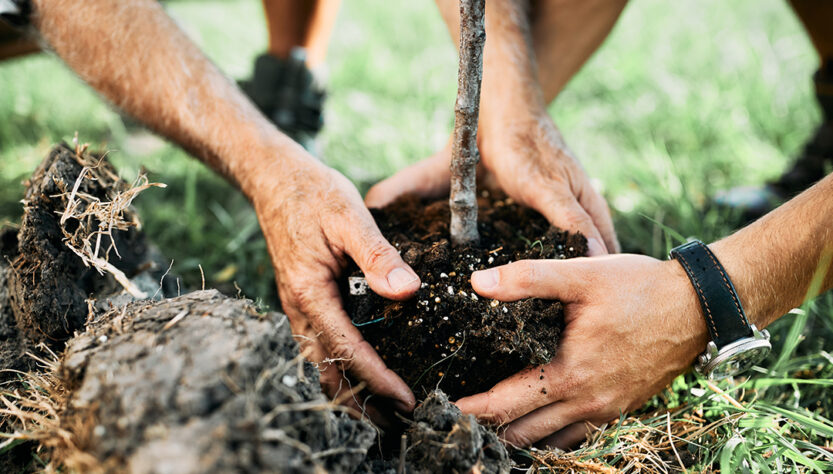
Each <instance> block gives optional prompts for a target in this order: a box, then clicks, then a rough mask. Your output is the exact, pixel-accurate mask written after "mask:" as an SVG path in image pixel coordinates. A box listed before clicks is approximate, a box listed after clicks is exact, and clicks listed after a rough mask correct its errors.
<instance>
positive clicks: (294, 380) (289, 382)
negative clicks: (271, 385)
mask: <svg viewBox="0 0 833 474" xmlns="http://www.w3.org/2000/svg"><path fill="white" fill-rule="evenodd" d="M281 383H283V384H284V385H286V386H287V387H289V388H292V387H294V386H295V385H297V384H298V377H296V376H294V375H289V374H287V375H284V376H283V377H282V378H281Z"/></svg>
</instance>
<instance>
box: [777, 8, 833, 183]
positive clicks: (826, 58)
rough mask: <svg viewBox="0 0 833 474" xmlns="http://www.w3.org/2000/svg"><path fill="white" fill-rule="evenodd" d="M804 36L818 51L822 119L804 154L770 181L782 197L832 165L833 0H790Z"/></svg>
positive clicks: (817, 84) (816, 178) (816, 81)
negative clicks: (781, 193)
mask: <svg viewBox="0 0 833 474" xmlns="http://www.w3.org/2000/svg"><path fill="white" fill-rule="evenodd" d="M790 5H791V6H792V7H793V10H794V11H795V13H796V15H797V16H798V18H799V19H800V20H801V22H802V23H803V24H804V28H805V30H806V31H807V36H809V37H810V41H811V42H812V43H813V46H814V47H815V48H816V52H817V53H818V55H819V69H818V71H816V74H815V75H814V76H813V81H814V83H815V89H816V99H817V100H818V103H819V106H820V107H821V112H822V123H821V125H820V126H819V129H818V130H817V131H816V134H815V135H814V136H813V137H812V138H811V139H810V141H808V142H807V144H806V145H805V148H804V152H803V154H802V155H801V156H800V157H799V158H798V160H797V161H796V163H795V166H793V167H792V168H791V169H790V170H788V171H787V172H786V173H784V175H783V176H781V177H780V178H779V179H778V181H776V182H775V183H773V184H774V185H775V186H776V187H778V188H779V190H780V191H782V192H783V194H785V196H784V197H791V196H792V195H794V194H798V193H799V192H801V191H803V190H804V189H806V188H808V187H809V186H811V185H812V184H813V183H815V182H816V181H818V180H820V179H821V178H823V177H824V175H825V174H826V172H827V171H829V169H830V168H831V167H833V2H829V1H823V0H790Z"/></svg>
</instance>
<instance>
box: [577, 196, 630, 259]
mask: <svg viewBox="0 0 833 474" xmlns="http://www.w3.org/2000/svg"><path fill="white" fill-rule="evenodd" d="M578 202H579V203H580V204H581V206H582V207H583V208H584V210H585V211H587V213H588V214H589V215H590V217H591V218H592V219H593V223H594V224H595V225H596V229H598V230H599V233H600V234H601V235H602V238H603V239H604V244H605V247H607V251H608V252H609V253H619V252H621V251H622V248H621V246H620V245H619V239H618V238H617V237H616V230H615V229H614V228H613V219H611V218H610V208H609V207H608V205H607V201H605V200H604V198H603V197H602V195H601V194H599V193H598V192H597V191H596V190H595V189H593V188H592V187H591V186H589V185H588V186H586V187H585V189H584V190H583V192H582V193H581V195H579V196H578Z"/></svg>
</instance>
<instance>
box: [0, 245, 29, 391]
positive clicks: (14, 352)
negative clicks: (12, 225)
mask: <svg viewBox="0 0 833 474" xmlns="http://www.w3.org/2000/svg"><path fill="white" fill-rule="evenodd" d="M12 248H14V249H16V248H17V238H16V231H15V230H13V229H9V230H6V231H0V383H3V382H6V381H7V380H14V379H17V378H18V377H17V374H18V372H17V371H22V372H26V371H28V370H29V369H30V368H32V366H33V364H32V362H33V359H32V358H30V357H27V356H26V352H27V351H28V350H29V349H30V348H29V344H28V343H27V341H26V340H25V339H24V338H23V337H22V336H21V334H20V331H18V329H17V323H16V322H15V319H14V312H13V311H12V305H11V298H10V295H9V277H10V275H11V270H10V269H9V266H8V265H7V264H6V259H5V258H4V255H6V254H7V253H10V252H11V249H12Z"/></svg>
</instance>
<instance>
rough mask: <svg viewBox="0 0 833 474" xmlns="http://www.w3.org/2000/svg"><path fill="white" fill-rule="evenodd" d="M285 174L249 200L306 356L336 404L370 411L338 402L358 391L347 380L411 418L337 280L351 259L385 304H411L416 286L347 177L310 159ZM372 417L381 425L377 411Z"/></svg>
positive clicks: (261, 184) (402, 391) (267, 175)
mask: <svg viewBox="0 0 833 474" xmlns="http://www.w3.org/2000/svg"><path fill="white" fill-rule="evenodd" d="M280 166H281V170H280V172H279V173H271V172H269V170H264V172H263V173H262V174H263V177H262V178H260V179H259V180H258V181H257V183H258V184H257V186H256V187H257V190H256V191H255V192H252V193H251V195H252V201H253V203H254V206H255V210H256V212H257V215H258V218H259V220H260V225H261V228H262V229H263V233H264V235H265V237H266V242H267V245H268V248H269V254H270V256H271V258H272V262H273V264H274V266H275V274H276V280H277V284H278V290H279V293H280V298H281V303H282V305H283V310H284V311H285V312H286V314H287V316H288V317H289V321H290V324H291V326H292V331H293V334H295V335H296V337H299V339H300V340H299V343H300V344H301V347H302V351H303V353H304V355H305V356H306V357H307V358H308V359H310V360H311V361H313V362H317V363H318V364H319V369H320V370H321V385H322V388H323V389H324V391H325V392H326V393H327V394H328V395H329V396H330V397H331V398H336V397H338V398H340V399H344V402H345V403H346V404H348V405H352V406H353V407H354V408H356V409H360V410H362V409H364V408H365V407H364V406H362V405H363V403H361V402H360V398H359V397H357V396H356V395H355V394H353V396H352V397H351V396H341V395H340V394H339V392H340V391H341V390H342V389H344V390H345V391H346V390H351V389H352V388H353V387H352V386H351V385H350V384H351V382H350V379H349V378H347V377H346V375H345V372H346V373H349V374H350V375H352V377H353V378H354V380H356V381H362V382H365V383H366V384H367V389H368V390H369V391H370V392H371V393H373V394H375V395H378V396H381V397H385V398H388V399H391V400H393V401H394V405H395V407H396V408H398V409H399V410H401V411H411V410H412V409H413V407H414V404H415V399H414V395H413V393H412V392H411V390H410V389H409V388H408V386H407V385H406V384H405V382H403V381H402V379H401V378H399V376H397V375H396V374H395V373H394V372H393V371H391V370H390V369H388V368H387V367H386V366H385V364H384V362H383V361H382V359H381V358H380V357H379V356H378V355H377V354H376V352H375V351H374V350H373V348H372V347H371V346H370V344H368V343H367V341H365V340H364V339H363V338H362V335H361V333H360V332H359V331H358V329H357V328H356V327H355V326H354V325H353V324H352V322H351V321H350V318H349V317H348V315H347V313H346V312H345V311H344V309H343V307H342V302H341V297H340V294H339V289H338V285H337V284H336V280H337V278H338V277H339V275H340V273H341V271H342V269H343V267H344V265H345V263H346V259H347V257H348V256H350V257H352V258H353V260H355V262H356V264H357V265H358V266H359V267H360V268H361V269H362V271H363V272H364V274H365V278H366V279H367V282H368V285H369V286H370V288H372V289H373V291H375V292H376V293H378V294H379V295H381V296H383V297H385V298H390V299H395V300H403V299H407V298H409V297H410V296H412V295H413V294H414V292H416V290H417V289H418V288H419V285H420V281H419V278H418V277H417V275H416V274H415V273H414V271H413V270H412V269H411V268H410V267H408V265H406V264H405V262H403V261H402V259H401V258H400V256H399V253H398V252H397V251H396V249H394V248H393V247H392V246H391V245H390V244H389V243H388V242H387V240H385V238H384V237H383V236H382V234H381V233H380V232H379V229H378V228H377V227H376V223H375V222H374V220H373V217H372V216H371V215H370V212H369V211H368V210H367V208H366V207H365V206H364V204H363V203H362V200H361V196H359V193H358V191H357V190H356V189H355V188H354V187H353V185H352V184H351V183H350V182H349V181H348V180H347V179H346V178H344V176H342V175H341V174H339V173H338V172H336V171H334V170H332V169H330V168H328V167H326V166H324V165H322V164H320V163H318V162H316V161H314V160H313V159H311V158H310V159H302V160H289V159H287V160H284V161H282V162H281V164H280ZM276 175H279V176H280V179H276V178H275V176H276ZM360 407H361V408H360ZM368 414H369V415H371V417H372V418H374V419H375V420H376V421H380V416H379V413H378V412H376V411H374V410H373V408H372V407H370V408H368Z"/></svg>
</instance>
